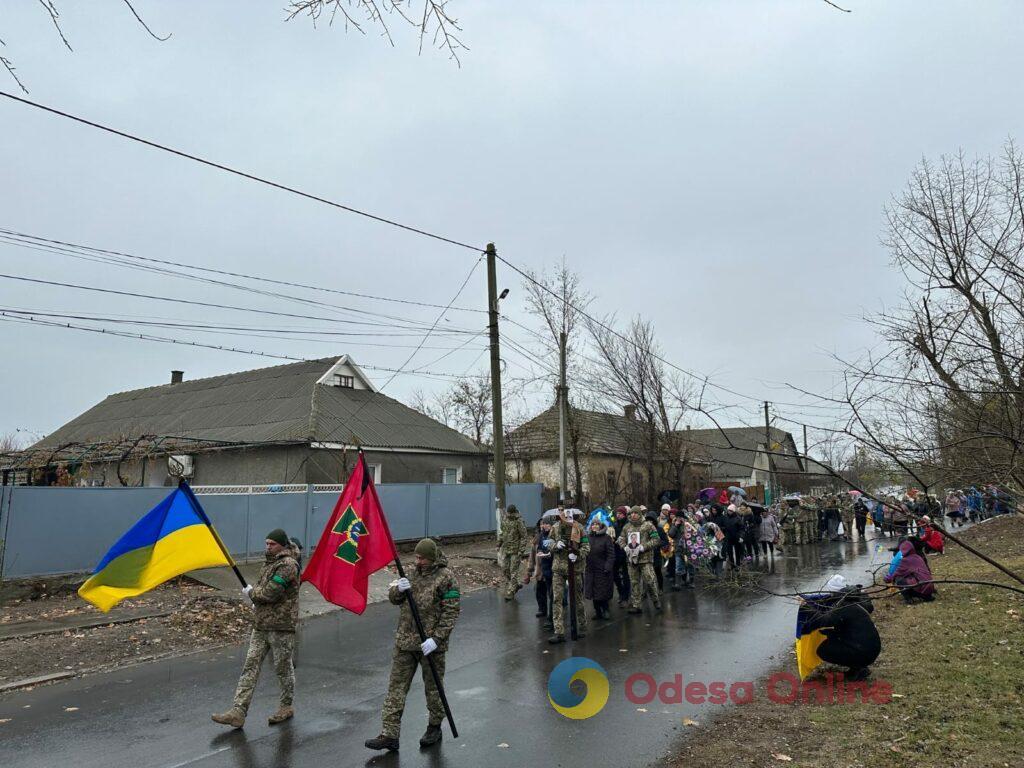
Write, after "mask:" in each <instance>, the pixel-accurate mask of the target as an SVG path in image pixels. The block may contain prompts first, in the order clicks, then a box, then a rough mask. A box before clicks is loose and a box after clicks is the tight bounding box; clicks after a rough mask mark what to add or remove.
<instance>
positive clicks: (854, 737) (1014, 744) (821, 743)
mask: <svg viewBox="0 0 1024 768" xmlns="http://www.w3.org/2000/svg"><path fill="white" fill-rule="evenodd" d="M962 536H963V538H964V540H965V541H967V543H969V544H970V545H972V546H974V547H975V548H977V549H980V550H982V551H984V552H985V553H986V554H988V555H989V556H991V557H993V558H994V559H996V560H998V561H999V562H1001V563H1003V564H1004V565H1006V566H1008V567H1009V568H1010V569H1011V570H1014V571H1016V572H1017V573H1024V517H1021V516H1013V517H1010V516H1006V517H1001V518H996V519H994V520H991V521H988V522H986V523H983V524H981V525H978V526H975V527H973V528H971V529H969V530H966V531H964V532H963V534H962ZM946 551H947V554H945V555H941V556H935V555H933V556H930V557H929V565H930V566H931V568H932V572H933V576H934V578H935V579H969V580H977V581H993V582H998V583H1002V584H1011V585H1014V584H1016V583H1015V582H1013V581H1012V580H1011V579H1009V578H1008V577H1007V576H1005V575H1004V574H1002V573H1000V572H999V571H998V570H996V569H995V568H993V567H991V566H989V565H987V564H986V563H984V562H982V561H981V560H980V559H978V558H977V557H975V556H974V555H971V554H970V553H968V552H967V551H966V550H964V549H962V548H960V547H958V546H957V545H955V544H952V543H949V544H948V546H947V550H946ZM1016 586H1020V585H1019V584H1017V585H1016ZM937 588H938V590H939V596H938V599H937V600H936V601H935V602H933V603H925V604H918V605H914V606H906V605H904V604H903V602H902V600H900V599H898V597H897V598H895V599H876V600H875V612H874V614H873V618H874V620H875V623H876V625H877V627H878V630H879V633H880V635H881V637H882V655H881V656H880V657H879V659H878V661H877V662H876V663H875V665H874V666H873V667H872V673H873V674H872V680H873V681H885V682H887V683H888V684H889V685H891V687H892V692H893V693H892V699H891V701H890V702H889V703H887V704H878V703H867V704H865V703H860V702H858V703H856V704H849V703H844V704H817V703H809V704H802V703H796V704H792V705H786V704H778V703H773V702H772V701H770V700H769V698H768V696H767V695H766V692H767V690H768V687H767V686H768V678H767V677H766V678H765V679H763V680H761V681H759V682H758V684H757V686H756V691H757V695H756V696H755V698H754V700H753V702H752V703H749V704H745V705H742V706H735V707H731V708H728V709H725V710H723V711H722V713H721V715H720V716H719V717H717V718H715V719H714V720H712V721H710V722H707V723H699V724H698V723H694V722H692V721H690V722H686V723H684V725H687V726H690V727H688V728H685V729H684V730H686V731H687V733H686V737H687V738H686V739H685V741H683V742H682V743H681V744H680V745H679V746H678V748H677V749H676V750H675V751H674V754H673V755H672V756H671V757H670V758H669V759H668V760H666V761H665V762H664V763H663V765H665V766H668V767H670V768H683V766H687V767H689V766H692V765H693V764H694V761H698V760H699V761H706V760H708V759H709V758H710V759H712V760H713V761H714V762H716V763H720V764H722V765H731V766H732V765H735V766H755V767H757V768H765V767H767V766H775V767H776V768H777V767H778V766H782V765H791V766H821V767H824V766H828V767H829V768H847V767H849V768H890V767H891V766H893V765H913V766H914V768H933V767H934V768H961V767H963V768H967V767H968V766H970V767H971V768H973V767H976V766H994V767H998V768H1010V767H1011V766H1022V765H1024V739H1022V738H1021V734H1022V733H1024V709H1022V704H1024V674H1022V673H1024V639H1022V629H1024V626H1022V624H1024V622H1022V619H1021V617H1022V614H1024V595H1020V594H1018V593H1014V592H1009V591H1007V590H1003V589H998V588H993V587H985V586H976V585H964V584H945V585H942V584H940V585H938V587H937ZM794 669H795V662H792V661H791V662H789V663H788V664H787V665H786V666H785V667H782V668H780V669H779V670H777V671H778V672H788V673H790V674H792V673H793V672H794ZM827 671H828V672H834V671H838V670H835V669H834V668H831V667H829V666H828V665H823V667H821V668H819V670H818V671H817V672H816V673H815V674H814V675H812V677H811V680H815V679H817V680H821V679H823V677H824V674H825V672H827ZM785 690H788V689H785Z"/></svg>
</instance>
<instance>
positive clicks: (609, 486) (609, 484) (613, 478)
mask: <svg viewBox="0 0 1024 768" xmlns="http://www.w3.org/2000/svg"><path fill="white" fill-rule="evenodd" d="M617 481H618V473H617V472H616V471H615V470H614V469H609V470H608V472H607V474H606V475H605V478H604V487H605V491H606V492H607V494H608V498H609V499H614V498H615V494H616V492H617V491H618V489H617V488H616V487H615V486H616V484H617Z"/></svg>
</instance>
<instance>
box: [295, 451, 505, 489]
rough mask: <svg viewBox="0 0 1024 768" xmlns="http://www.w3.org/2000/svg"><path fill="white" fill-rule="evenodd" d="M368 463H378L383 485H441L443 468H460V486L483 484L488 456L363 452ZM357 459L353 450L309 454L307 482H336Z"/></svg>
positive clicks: (485, 478) (485, 477)
mask: <svg viewBox="0 0 1024 768" xmlns="http://www.w3.org/2000/svg"><path fill="white" fill-rule="evenodd" d="M365 453H366V463H367V464H379V465H380V468H381V472H380V481H381V482H382V483H440V482H441V481H442V473H443V470H444V469H445V468H446V467H462V482H463V483H486V482H487V464H488V455H487V454H479V455H460V454H439V453H397V452H392V451H372V450H367V451H366V452H365ZM355 459H356V453H355V452H354V451H341V450H328V449H314V450H312V451H310V456H309V462H308V467H307V472H306V479H305V480H304V482H307V483H337V482H339V481H340V480H341V479H343V478H345V477H347V476H348V472H349V470H350V469H351V467H352V465H353V463H354V462H355Z"/></svg>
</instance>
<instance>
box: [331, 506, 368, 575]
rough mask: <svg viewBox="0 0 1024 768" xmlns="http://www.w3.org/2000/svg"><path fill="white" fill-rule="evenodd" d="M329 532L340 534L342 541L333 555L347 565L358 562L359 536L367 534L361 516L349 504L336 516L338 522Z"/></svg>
mask: <svg viewBox="0 0 1024 768" xmlns="http://www.w3.org/2000/svg"><path fill="white" fill-rule="evenodd" d="M331 533H338V534H341V536H342V542H341V544H339V545H338V551H337V552H335V553H334V556H335V557H336V558H338V559H339V560H344V561H345V562H346V563H348V564H349V565H355V564H356V563H358V562H359V560H360V556H359V537H360V536H367V535H369V534H368V533H367V531H366V526H365V525H364V524H363V521H362V518H360V517H359V515H357V514H356V511H355V510H354V509H353V508H352V505H351V504H349V506H348V509H346V510H345V512H344V513H343V514H342V516H341V517H339V518H338V522H337V523H336V524H335V526H334V527H333V528H332V529H331Z"/></svg>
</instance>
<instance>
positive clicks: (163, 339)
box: [0, 313, 464, 412]
mask: <svg viewBox="0 0 1024 768" xmlns="http://www.w3.org/2000/svg"><path fill="white" fill-rule="evenodd" d="M0 322H5V323H26V324H27V323H34V324H38V325H46V326H50V327H51V328H66V329H70V330H75V331H90V332H92V333H101V334H103V335H105V336H117V337H120V338H125V339H136V340H141V341H153V342H159V343H164V344H178V345H180V346H185V347H200V348H203V349H215V350H218V351H220V352H236V353H238V354H241V355H254V356H256V357H267V358H274V359H277V360H290V361H292V362H302V363H305V362H309V361H310V359H311V358H306V357H295V356H294V355H282V354H277V353H272V352H260V351H258V350H252V349H238V348H236V347H226V346H223V345H220V344H209V343H206V342H201V341H185V340H182V339H174V338H170V337H168V336H156V335H153V334H147V333H131V332H128V331H119V330H113V329H110V328H94V327H89V326H84V325H75V324H73V323H59V322H56V321H53V320H42V319H40V318H37V317H24V316H22V317H16V318H14V317H10V316H7V315H4V314H3V313H0ZM360 367H361V368H367V369H369V370H372V371H382V372H384V373H393V374H395V375H397V374H399V373H407V374H408V375H410V376H424V377H430V378H442V379H461V378H464V377H462V376H460V375H459V374H456V373H444V372H440V371H416V372H413V371H402V370H401V369H395V368H387V367H384V366H379V365H363V364H362V363H360ZM391 379H394V375H393V376H392V377H391ZM391 379H389V381H390V380H391ZM357 412H358V411H357Z"/></svg>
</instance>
